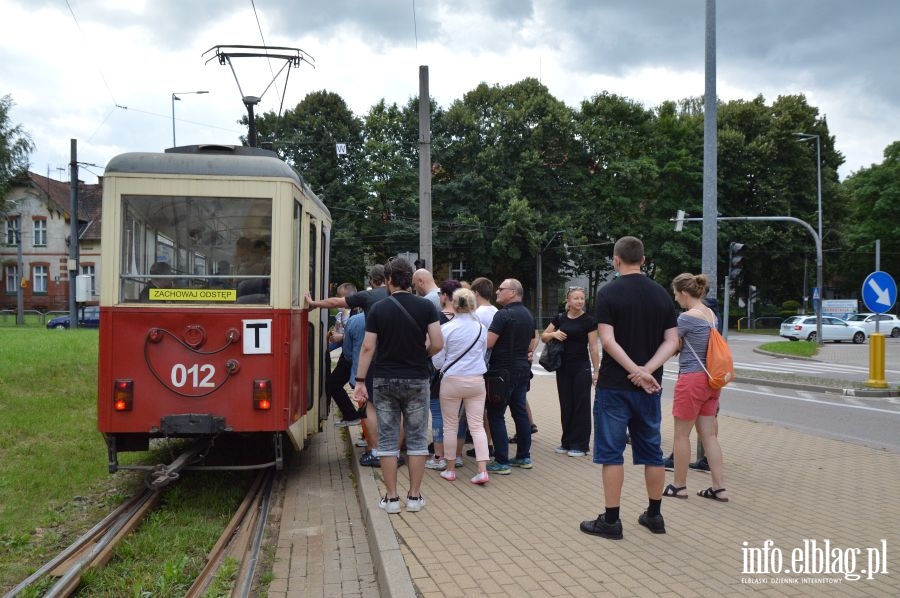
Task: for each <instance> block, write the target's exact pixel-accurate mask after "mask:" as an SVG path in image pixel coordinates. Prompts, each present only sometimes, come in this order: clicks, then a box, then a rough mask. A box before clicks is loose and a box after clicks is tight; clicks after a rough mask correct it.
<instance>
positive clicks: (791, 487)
mask: <svg viewBox="0 0 900 598" xmlns="http://www.w3.org/2000/svg"><path fill="white" fill-rule="evenodd" d="M667 386H668V387H669V388H668V392H667V393H664V406H663V413H667V414H671V404H670V401H669V398H670V397H671V386H672V384H671V383H669V384H667ZM726 392H727V391H726ZM529 401H530V403H531V408H532V411H533V414H534V417H535V421H536V423H537V425H538V427H539V430H540V431H539V433H538V434H536V435H535V436H534V443H533V449H532V459H533V460H534V469H532V470H520V469H513V473H512V475H509V476H499V475H494V476H492V477H491V482H490V483H489V484H487V485H486V486H484V487H479V486H474V485H472V484H470V483H469V482H468V478H469V477H471V475H472V474H473V473H474V471H475V468H474V463H473V461H472V460H471V459H470V458H468V457H466V464H465V466H464V467H463V468H462V469H461V471H460V474H459V477H458V478H457V481H456V482H446V481H445V480H443V479H442V478H440V477H439V476H438V473H437V472H433V471H430V472H427V473H426V479H425V482H424V485H423V492H424V494H425V496H426V497H427V501H428V502H427V506H426V507H425V509H424V510H423V511H422V512H420V513H406V512H405V511H403V512H402V513H401V514H400V515H391V516H388V515H387V514H385V513H384V512H383V511H381V510H380V509H378V507H377V504H376V501H377V496H378V494H379V493H380V492H381V491H382V490H383V486H382V485H381V481H380V471H379V470H377V469H375V470H371V469H367V468H360V469H362V470H363V471H361V472H360V489H361V491H362V492H368V493H369V496H365V495H364V494H361V497H362V498H363V500H364V501H365V505H364V510H366V511H368V517H370V518H371V519H372V520H373V521H376V522H383V521H384V520H388V521H389V522H390V524H391V525H392V526H393V531H394V534H393V537H390V536H391V534H387V535H388V536H389V537H387V538H378V539H376V540H373V539H372V538H370V542H375V543H376V544H377V543H378V542H382V541H384V542H387V543H389V544H390V546H387V548H386V549H387V550H393V542H397V543H398V544H399V547H400V553H401V555H402V558H403V561H404V563H405V565H406V568H407V569H408V575H409V582H410V583H411V585H412V587H411V588H409V587H408V586H404V585H403V584H399V583H398V580H397V579H396V576H395V578H394V579H393V582H394V584H395V588H394V590H392V591H391V595H402V594H403V593H409V592H414V593H415V594H418V595H421V596H425V597H430V596H435V597H437V596H526V595H527V596H602V595H608V596H702V595H713V594H720V595H732V594H743V593H754V592H757V591H762V592H764V593H765V594H766V595H778V596H781V595H784V596H794V595H820V594H825V593H830V594H832V595H841V596H896V595H898V592H900V571H898V570H897V565H898V564H900V557H897V556H896V555H897V552H896V550H897V547H898V546H900V501H897V500H896V496H897V494H898V491H900V455H897V454H891V453H885V452H882V451H877V450H873V449H869V448H865V447H861V446H857V445H854V444H849V443H846V442H841V441H836V440H830V439H825V438H819V437H816V436H812V435H809V434H804V433H802V432H797V431H793V430H788V429H784V428H781V427H778V426H775V425H769V424H761V423H755V422H752V421H745V420H739V419H735V418H731V417H728V416H727V415H722V416H720V436H721V438H722V445H723V450H724V453H725V460H726V486H727V487H728V489H729V493H730V495H731V502H729V503H727V504H723V503H716V502H713V501H711V500H707V499H703V498H700V497H698V496H696V492H697V491H698V490H701V489H703V488H706V487H707V486H708V485H709V484H710V480H709V475H708V474H706V473H700V472H691V473H690V474H689V477H688V488H689V491H690V492H691V495H692V496H691V497H690V499H689V500H676V499H670V498H665V499H664V503H663V514H664V516H665V518H666V526H667V528H668V534H666V535H653V534H651V533H650V532H649V531H648V530H646V529H644V528H643V527H640V526H639V525H638V524H637V517H638V515H639V514H640V513H641V512H642V511H643V510H644V509H645V508H646V506H647V499H646V492H645V489H644V482H643V468H641V467H635V466H631V465H630V464H628V462H629V460H630V454H628V453H630V450H629V451H628V453H627V454H626V471H625V487H624V490H623V496H622V505H621V507H622V520H623V524H624V533H625V538H624V539H623V540H622V541H611V540H606V539H602V538H597V537H594V536H588V535H585V534H583V533H581V532H580V531H579V529H578V524H579V523H580V522H581V521H582V520H583V519H593V518H594V517H596V516H597V514H598V513H599V512H601V511H602V507H603V500H602V497H601V486H600V467H599V466H597V465H594V464H592V463H591V460H590V457H584V458H572V457H568V456H567V455H557V454H556V453H554V452H553V448H554V447H555V446H556V445H557V444H558V440H559V434H560V425H559V421H558V413H559V410H558V403H557V399H556V388H555V380H554V378H553V376H536V377H535V379H534V381H533V387H532V391H531V393H530V394H529ZM663 421H664V433H663V434H664V435H663V438H664V445H665V448H666V449H668V448H669V447H670V446H671V438H672V430H671V417H670V416H667V417H664V420H663ZM510 429H512V424H511V423H510ZM358 451H359V449H357V454H358ZM671 478H672V474H671V473H667V481H671ZM407 487H408V482H407V477H406V468H401V470H400V481H399V490H400V493H401V496H404V495H405V490H406V488H407ZM767 540H771V541H772V542H773V544H770V549H769V551H768V553H766V554H767V556H769V558H768V559H767V560H769V561H770V562H773V563H774V564H773V567H774V565H777V561H774V560H773V559H774V556H775V555H777V554H778V551H780V554H781V556H782V564H781V566H780V570H781V571H782V573H781V574H774V573H772V568H770V569H769V573H762V572H760V573H750V572H749V571H754V570H756V569H750V568H748V569H747V571H748V572H747V573H744V570H745V565H744V559H745V555H749V554H750V552H749V550H745V549H760V551H759V552H756V553H754V554H762V552H761V549H762V548H763V547H764V543H765V542H766V541H767ZM813 540H815V542H816V547H818V548H819V549H820V550H821V548H822V547H823V546H824V543H825V541H826V540H827V541H828V542H829V549H830V551H834V550H835V549H840V550H841V553H840V555H842V556H841V559H840V562H842V563H845V565H844V567H843V569H848V568H850V567H849V565H851V564H853V565H854V566H853V567H852V568H853V569H855V571H856V572H857V573H860V572H861V570H862V569H866V568H867V562H866V559H867V555H868V552H867V550H866V549H873V550H872V553H873V555H874V554H876V553H877V554H879V555H881V550H880V549H882V548H883V547H884V546H885V545H883V544H882V540H885V541H886V559H887V567H886V569H887V571H888V573H886V574H884V573H878V574H874V575H873V579H871V580H869V579H866V577H867V575H866V574H863V575H862V577H863V579H860V580H858V581H851V580H847V579H844V576H843V575H824V574H814V573H812V572H811V573H809V574H799V575H798V574H786V573H784V570H786V569H790V568H791V567H792V566H793V565H792V556H793V554H794V552H795V551H799V552H797V554H800V553H802V552H803V549H804V546H807V547H809V548H810V549H812V548H813V545H812V543H811V542H812V541H813ZM745 542H746V545H745V544H744V543H745ZM856 548H858V549H860V551H861V552H860V554H859V556H856V562H855V563H850V561H849V560H848V558H849V554H850V553H848V552H847V551H848V550H850V549H856ZM874 549H879V550H877V551H876V550H874ZM854 554H855V553H854ZM873 558H874V556H873ZM831 560H833V558H832V559H831ZM797 564H798V565H799V564H801V561H799V560H798V563H797ZM807 565H809V563H807ZM813 570H815V565H813V566H812V567H811V571H813ZM823 579H824V581H823ZM804 582H805V583H804ZM810 582H813V583H810ZM837 582H839V583H837ZM401 590H403V591H401ZM398 591H400V593H398ZM408 595H413V594H412V593H409V594H408Z"/></svg>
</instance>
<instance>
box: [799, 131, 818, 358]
mask: <svg viewBox="0 0 900 598" xmlns="http://www.w3.org/2000/svg"><path fill="white" fill-rule="evenodd" d="M794 136H796V137H797V141H799V142H804V141H809V140H810V139H815V140H816V185H817V190H818V200H819V244H820V245H821V243H822V146H821V138H820V137H819V136H818V135H816V134H814V133H794ZM816 284H817V285H818V287H819V301H818V302H817V304H816V340H817V342H818V344H820V345H821V344H822V300H823V299H824V298H825V292H824V289H823V288H822V251H821V249H820V251H819V252H818V255H817V256H816Z"/></svg>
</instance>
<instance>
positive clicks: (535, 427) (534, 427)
mask: <svg viewBox="0 0 900 598" xmlns="http://www.w3.org/2000/svg"><path fill="white" fill-rule="evenodd" d="M531 433H532V434H537V426H536V425H534V424H531Z"/></svg>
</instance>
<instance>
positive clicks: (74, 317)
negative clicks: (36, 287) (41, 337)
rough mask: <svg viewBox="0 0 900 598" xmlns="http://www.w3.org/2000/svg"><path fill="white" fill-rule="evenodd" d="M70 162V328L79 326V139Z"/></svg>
mask: <svg viewBox="0 0 900 598" xmlns="http://www.w3.org/2000/svg"><path fill="white" fill-rule="evenodd" d="M70 142H71V143H70V146H71V151H70V153H71V154H72V156H71V162H69V262H68V264H67V265H68V270H69V329H70V330H71V329H75V328H78V305H77V304H76V302H75V290H76V289H75V287H76V285H75V281H76V280H77V279H78V140H77V139H72V140H70Z"/></svg>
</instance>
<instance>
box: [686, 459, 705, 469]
mask: <svg viewBox="0 0 900 598" xmlns="http://www.w3.org/2000/svg"><path fill="white" fill-rule="evenodd" d="M688 467H690V468H691V469H693V470H694V471H709V461H707V460H706V457H703V458H701V459H697V460H696V461H695V462H693V463H688Z"/></svg>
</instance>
